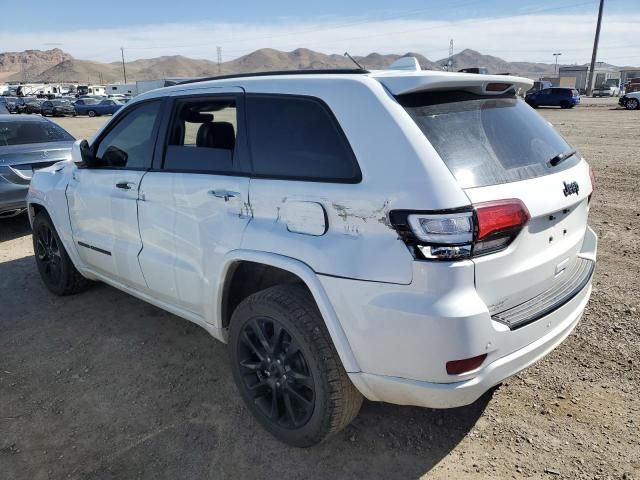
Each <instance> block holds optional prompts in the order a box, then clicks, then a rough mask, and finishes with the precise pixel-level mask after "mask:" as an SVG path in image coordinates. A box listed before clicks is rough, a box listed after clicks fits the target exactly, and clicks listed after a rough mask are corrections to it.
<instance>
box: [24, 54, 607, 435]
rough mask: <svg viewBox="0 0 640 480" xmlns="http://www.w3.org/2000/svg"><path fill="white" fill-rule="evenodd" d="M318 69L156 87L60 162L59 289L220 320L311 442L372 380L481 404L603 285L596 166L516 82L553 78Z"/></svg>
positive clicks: (270, 417)
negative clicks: (594, 221)
mask: <svg viewBox="0 0 640 480" xmlns="http://www.w3.org/2000/svg"><path fill="white" fill-rule="evenodd" d="M415 63H416V64H417V61H416V62H415ZM299 73H302V75H299V74H297V73H296V72H289V73H285V74H275V73H267V74H253V75H252V74H247V75H244V76H242V75H239V76H234V77H232V78H230V79H229V78H227V79H221V80H215V79H214V80H209V81H207V80H197V81H192V82H187V83H183V84H180V85H177V86H175V87H167V88H162V89H158V90H154V91H151V92H147V93H145V94H142V95H140V96H138V97H136V98H135V99H133V100H132V101H130V102H129V103H128V104H127V105H126V106H125V107H123V110H122V111H121V112H118V114H117V115H116V116H114V117H113V118H112V119H111V120H110V121H109V122H107V123H106V125H105V126H104V127H103V128H102V129H101V130H100V131H99V133H98V134H97V135H96V136H95V137H94V138H93V139H92V140H91V143H89V142H87V141H84V140H83V141H78V142H76V143H75V144H74V147H73V151H72V159H73V162H69V163H67V164H65V165H64V166H59V167H56V168H49V169H46V171H40V172H37V173H36V174H35V175H34V177H33V180H32V183H31V188H30V192H29V200H28V201H29V207H30V208H29V215H30V220H31V222H32V229H33V242H34V250H35V252H36V258H35V261H36V264H37V266H38V270H39V272H40V275H41V277H42V280H43V282H44V284H45V285H46V286H47V288H48V289H49V290H50V291H51V292H53V293H54V294H58V295H66V294H71V293H77V292H79V291H81V290H82V289H83V287H84V286H85V285H86V283H87V280H88V279H91V280H100V281H103V282H106V283H108V284H110V285H113V286H114V287H116V288H119V289H121V290H123V291H125V292H128V293H130V294H132V295H134V296H137V297H139V298H141V299H143V300H144V301H146V302H149V303H152V304H154V305H157V306H159V307H160V308H163V309H165V310H167V311H170V312H173V313H174V314H176V315H179V316H181V317H183V318H186V319H188V320H190V321H192V322H195V323H196V324H198V325H200V326H202V327H203V328H205V329H206V330H207V331H208V332H209V333H211V334H212V335H213V336H214V337H215V338H217V339H220V340H222V341H224V342H227V343H228V354H229V362H230V367H231V370H232V373H233V377H234V379H235V382H236V385H237V387H238V390H239V393H240V395H241V396H242V398H243V399H244V401H245V403H246V405H247V408H248V410H249V411H250V412H252V413H253V415H255V417H256V418H257V420H258V421H259V422H260V423H261V424H262V425H263V426H264V427H265V428H266V429H267V430H268V431H270V432H271V433H272V434H273V435H274V436H275V437H277V438H278V439H280V440H281V441H283V442H286V443H288V444H291V445H295V446H299V447H304V446H309V445H313V444H315V443H317V442H319V441H321V440H322V439H324V438H326V437H327V436H329V435H331V434H333V433H335V432H337V431H339V430H340V429H342V428H344V427H345V426H346V425H347V424H349V422H350V421H351V420H352V419H353V418H354V417H355V416H356V415H357V413H358V410H359V408H360V405H361V402H362V397H363V396H365V397H366V398H368V399H369V400H372V401H384V402H388V403H396V404H402V405H418V406H423V407H432V408H451V407H456V406H461V405H467V404H470V403H471V402H473V401H475V400H476V399H477V398H479V397H480V396H481V395H482V394H483V393H484V392H486V391H487V390H488V389H490V388H491V387H493V386H494V385H496V384H498V383H500V382H501V381H502V380H504V379H506V378H508V377H510V376H511V375H514V374H516V373H517V372H519V371H520V370H522V369H524V368H526V367H528V366H529V365H531V364H532V363H534V362H535V361H537V360H539V359H540V358H542V357H544V356H545V355H546V354H547V353H549V352H550V351H551V350H552V349H553V348H555V347H557V346H558V345H559V344H560V343H562V341H563V340H564V339H565V338H566V337H567V336H568V335H569V334H570V333H571V331H572V330H573V329H574V327H575V326H576V325H577V323H578V321H579V319H580V318H581V316H582V313H583V311H584V308H585V305H586V303H587V301H588V299H589V296H590V293H591V278H592V275H593V271H594V268H595V259H596V245H597V238H596V235H595V233H594V232H593V230H591V229H590V228H589V227H588V224H587V217H588V213H589V202H590V199H591V196H592V193H593V191H594V184H593V177H592V176H591V174H590V168H589V165H588V164H587V162H586V161H585V160H584V159H583V158H582V156H581V155H580V154H578V153H577V152H576V151H575V150H574V149H573V148H572V147H571V145H569V144H568V142H567V141H566V140H565V139H564V138H563V137H562V136H561V135H560V134H559V133H557V132H556V130H554V128H553V127H552V126H551V125H550V124H549V123H548V122H547V121H546V120H544V119H543V118H542V117H541V116H540V115H538V114H537V113H536V112H534V111H533V110H532V109H531V108H529V107H528V106H527V105H526V104H525V103H524V101H522V100H520V99H519V98H518V97H517V96H516V92H518V91H519V90H525V91H526V90H527V89H528V88H529V87H530V86H531V85H532V82H531V80H528V79H524V78H519V77H514V76H497V75H483V74H476V75H469V74H466V73H448V72H436V71H417V70H416V71H401V70H394V71H393V73H392V74H390V72H385V71H382V72H380V71H378V72H368V71H366V70H351V71H324V72H318V71H315V72H314V71H303V72H299ZM576 368H578V367H576Z"/></svg>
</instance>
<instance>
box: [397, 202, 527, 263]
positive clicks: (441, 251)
mask: <svg viewBox="0 0 640 480" xmlns="http://www.w3.org/2000/svg"><path fill="white" fill-rule="evenodd" d="M529 218H530V216H529V211H528V210H527V207H525V205H524V204H523V203H522V202H521V201H520V200H517V199H509V200H499V201H494V202H483V203H478V204H476V205H474V206H473V209H471V208H470V209H469V210H467V211H458V212H445V213H442V212H439V213H418V212H396V213H395V214H392V215H391V219H392V222H393V224H394V226H395V227H396V230H397V231H398V233H400V235H401V238H402V239H403V240H404V241H405V243H406V244H407V245H408V246H409V247H410V248H412V247H415V248H416V249H417V251H418V252H419V253H418V255H419V256H421V257H422V258H425V259H441V260H451V259H463V258H469V257H472V256H480V255H486V254H488V253H493V252H496V251H498V250H502V249H504V248H506V247H507V246H508V245H509V244H510V243H511V242H512V241H513V239H514V238H515V237H516V236H517V235H518V233H520V230H522V227H524V226H525V225H526V224H527V222H528V221H529Z"/></svg>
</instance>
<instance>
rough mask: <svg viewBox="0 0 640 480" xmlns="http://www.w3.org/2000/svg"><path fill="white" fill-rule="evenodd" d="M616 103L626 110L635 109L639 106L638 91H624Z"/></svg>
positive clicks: (639, 96)
mask: <svg viewBox="0 0 640 480" xmlns="http://www.w3.org/2000/svg"><path fill="white" fill-rule="evenodd" d="M618 104H619V105H620V106H622V107H624V108H626V109H627V110H637V109H639V108H640V92H631V93H626V94H625V95H623V96H622V97H620V100H618Z"/></svg>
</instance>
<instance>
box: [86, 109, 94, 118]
mask: <svg viewBox="0 0 640 480" xmlns="http://www.w3.org/2000/svg"><path fill="white" fill-rule="evenodd" d="M87 115H89V116H90V117H91V118H93V117H95V116H96V112H95V110H89V111H88V112H87Z"/></svg>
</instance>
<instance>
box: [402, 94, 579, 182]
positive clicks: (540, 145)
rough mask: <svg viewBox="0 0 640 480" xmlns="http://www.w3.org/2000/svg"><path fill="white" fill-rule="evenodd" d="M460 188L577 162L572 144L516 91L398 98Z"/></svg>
mask: <svg viewBox="0 0 640 480" xmlns="http://www.w3.org/2000/svg"><path fill="white" fill-rule="evenodd" d="M398 101H399V102H400V103H401V104H402V105H403V106H404V108H405V110H406V111H407V113H409V115H410V116H411V118H412V119H413V120H414V121H415V122H416V124H417V125H418V127H419V128H420V130H422V133H424V135H425V136H426V137H427V139H428V140H429V142H430V143H431V145H433V147H434V148H435V150H436V151H437V152H438V154H439V155H440V157H441V158H442V160H443V161H444V163H445V164H446V165H447V167H448V168H449V170H451V173H453V175H454V176H455V177H456V180H457V181H458V184H459V185H460V186H461V187H462V188H470V187H480V186H485V185H496V184H501V183H509V182H516V181H520V180H527V179H530V178H535V177H539V176H542V175H547V174H550V173H555V172H558V171H562V170H565V169H567V168H570V167H572V166H574V165H576V164H577V163H578V162H579V161H580V156H579V155H574V156H572V157H570V158H569V159H567V160H565V161H564V162H562V163H560V164H558V165H556V166H555V167H552V166H551V165H550V164H549V160H551V159H552V158H553V157H555V156H556V155H558V154H559V153H565V152H568V151H570V150H572V148H571V147H570V146H569V144H568V143H567V142H566V140H565V139H564V138H562V136H561V135H560V134H559V133H558V132H556V130H555V129H554V128H553V127H552V126H551V125H550V124H549V123H548V122H547V121H546V120H544V119H543V118H542V117H541V116H540V115H538V113H536V112H535V111H534V110H533V109H532V108H531V107H529V106H528V105H527V104H526V103H524V102H523V101H522V100H519V99H517V98H516V97H515V96H500V97H486V96H484V97H483V96H478V95H474V94H471V93H467V92H438V93H436V92H431V93H422V94H414V95H406V96H402V97H399V98H398Z"/></svg>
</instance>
